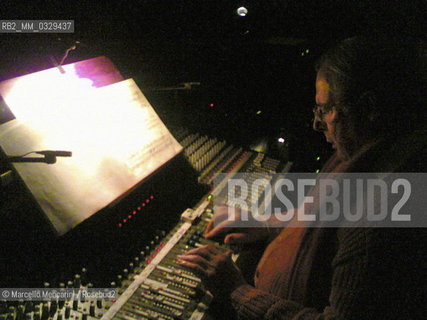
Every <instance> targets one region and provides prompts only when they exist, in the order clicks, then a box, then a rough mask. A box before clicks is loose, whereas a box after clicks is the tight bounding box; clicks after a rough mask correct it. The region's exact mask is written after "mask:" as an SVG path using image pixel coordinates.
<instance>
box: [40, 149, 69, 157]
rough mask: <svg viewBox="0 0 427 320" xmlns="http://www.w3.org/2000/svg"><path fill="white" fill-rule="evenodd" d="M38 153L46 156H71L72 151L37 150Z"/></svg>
mask: <svg viewBox="0 0 427 320" xmlns="http://www.w3.org/2000/svg"><path fill="white" fill-rule="evenodd" d="M35 153H37V154H42V155H44V156H46V157H71V155H72V152H71V151H62V150H42V151H36V152H35Z"/></svg>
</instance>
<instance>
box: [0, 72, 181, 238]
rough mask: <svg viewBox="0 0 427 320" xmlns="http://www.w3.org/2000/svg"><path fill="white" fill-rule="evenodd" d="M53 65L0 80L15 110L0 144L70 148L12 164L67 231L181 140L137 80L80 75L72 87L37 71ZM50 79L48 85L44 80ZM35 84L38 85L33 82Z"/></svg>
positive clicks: (0, 130)
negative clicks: (99, 80)
mask: <svg viewBox="0 0 427 320" xmlns="http://www.w3.org/2000/svg"><path fill="white" fill-rule="evenodd" d="M55 69H56V68H55ZM47 71H48V72H47ZM49 71H51V69H50V70H45V71H42V72H39V73H36V74H31V75H29V76H30V77H29V78H31V79H30V80H31V81H30V80H28V78H26V77H27V76H24V77H20V78H15V79H12V80H10V81H6V82H5V83H1V84H0V94H1V95H2V96H3V98H4V100H5V102H6V103H7V105H8V106H9V108H10V109H11V111H12V112H13V113H14V115H15V117H16V119H14V120H12V121H9V122H7V123H5V124H3V125H1V126H0V145H1V147H2V148H3V150H4V152H5V153H6V154H7V155H21V154H24V153H27V152H29V151H37V150H65V151H72V157H70V158H66V157H58V158H57V162H56V163H55V164H44V163H15V164H14V166H15V168H16V170H17V171H18V173H19V175H20V176H21V177H22V179H23V180H24V182H25V183H26V185H27V186H28V188H29V189H30V191H31V192H32V193H33V195H34V196H35V198H36V200H37V201H38V203H39V204H40V206H41V208H42V209H43V211H44V212H45V214H46V216H47V217H48V218H49V220H50V221H51V223H52V224H53V226H54V228H55V230H56V231H57V233H58V234H59V235H62V234H64V233H66V232H67V231H69V230H70V229H72V228H73V227H75V226H76V225H78V224H79V223H80V222H82V221H84V220H85V219H87V218H89V217H90V216H91V215H92V214H94V213H96V212H98V211H99V210H100V209H102V208H104V207H105V206H107V205H108V204H110V203H111V202H112V201H114V200H115V199H117V198H118V197H120V196H121V195H122V194H124V193H125V192H126V191H128V190H129V189H130V188H132V187H133V186H135V185H136V184H137V183H139V182H141V181H142V180H143V179H144V178H146V177H147V176H148V175H150V174H151V173H153V172H154V171H155V170H157V169H158V168H160V167H161V166H162V165H163V164H165V163H166V162H167V161H169V160H170V159H172V158H173V157H174V156H175V155H177V154H178V153H179V152H181V150H182V147H181V146H180V144H179V143H178V142H177V141H176V140H175V138H174V137H173V136H172V135H171V134H170V132H169V131H168V129H167V128H166V126H165V125H164V124H163V122H162V121H161V120H160V118H159V117H158V116H157V114H156V112H155V111H154V109H153V108H152V106H151V105H150V103H149V102H148V101H147V99H146V98H145V96H144V95H143V93H142V92H141V90H140V89H139V88H138V86H137V85H136V84H135V82H134V81H133V80H132V79H128V80H125V81H121V82H118V83H115V84H112V85H109V86H105V87H101V88H95V87H92V86H91V85H90V83H84V81H89V80H88V79H79V78H77V80H76V79H74V80H73V81H76V83H77V84H76V83H74V85H73V86H70V85H69V84H70V83H71V82H73V81H70V79H71V78H70V79H66V77H63V76H65V75H63V74H59V73H57V74H56V76H55V79H54V80H53V81H52V78H51V76H52V74H49V76H46V75H45V74H44V75H40V74H41V73H49ZM54 71H57V70H54ZM67 72H68V73H70V70H67ZM37 74H39V75H38V76H35V75H37ZM47 79H49V81H50V86H49V85H47V86H46V81H45V82H43V80H47ZM19 80H25V81H21V83H20V82H19ZM37 83H39V84H41V85H37ZM35 85H36V89H37V90H31V89H29V88H33V87H34V86H35ZM31 86H32V87H31ZM33 89H34V88H33Z"/></svg>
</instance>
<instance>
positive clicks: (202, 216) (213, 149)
mask: <svg viewBox="0 0 427 320" xmlns="http://www.w3.org/2000/svg"><path fill="white" fill-rule="evenodd" d="M176 137H177V140H178V141H180V143H181V145H182V146H183V147H184V155H185V156H186V158H187V159H188V161H189V162H190V163H191V165H192V166H193V168H194V169H196V170H197V171H198V173H199V182H200V183H203V184H208V185H211V187H212V188H211V191H210V192H209V193H208V194H207V195H206V196H205V197H203V199H202V200H200V201H199V203H198V204H197V205H196V206H195V207H193V208H190V209H187V210H185V211H184V212H183V213H182V214H181V218H180V222H179V223H178V224H177V225H176V226H175V227H173V228H172V229H171V230H170V231H169V232H168V233H167V232H165V231H163V232H161V233H158V234H157V235H155V236H154V237H153V238H152V240H151V241H150V243H149V244H147V246H144V247H143V248H141V251H140V254H139V255H138V256H137V257H133V258H132V257H129V260H128V261H129V263H128V265H126V266H125V269H123V272H121V274H120V275H119V276H117V278H116V279H110V280H111V281H108V286H109V287H110V288H116V289H117V297H116V298H115V299H82V297H81V296H77V295H76V296H74V297H71V298H70V299H67V300H65V301H64V300H61V301H57V300H50V301H22V300H21V301H5V300H2V301H0V320H95V319H97V320H99V319H101V320H110V319H117V320H134V319H138V320H141V319H202V318H205V317H206V312H207V310H208V308H209V304H210V302H211V300H212V298H213V297H212V295H211V294H210V293H209V292H208V291H207V290H206V289H205V287H204V285H203V283H202V281H201V279H200V278H199V277H197V276H196V275H195V274H194V273H192V272H191V271H190V270H187V269H185V268H183V267H182V266H179V265H178V264H177V263H176V256H177V255H179V254H183V253H184V252H186V251H187V250H189V249H191V248H194V247H198V246H203V245H206V244H209V243H212V244H215V245H216V246H218V247H219V248H222V249H223V250H227V248H226V247H225V246H224V245H223V244H219V243H216V242H214V241H211V240H207V239H205V238H204V237H203V233H204V230H205V228H206V226H207V224H208V223H209V221H210V219H211V218H212V216H213V199H214V198H215V199H216V200H218V198H220V202H222V203H225V204H232V203H229V202H228V199H227V194H226V193H224V192H223V189H224V186H225V184H226V181H227V179H228V178H230V177H232V176H233V175H234V174H235V173H237V172H246V173H248V174H247V175H246V177H247V179H254V178H265V179H268V180H269V179H271V177H272V175H271V174H272V173H276V172H285V171H287V170H288V169H289V164H287V165H283V164H282V163H280V161H278V160H275V159H271V158H269V157H267V156H265V155H264V154H261V153H257V152H254V151H245V150H243V149H242V148H236V147H234V146H231V145H227V143H226V142H225V141H219V140H218V139H212V138H209V137H207V136H202V135H200V134H188V132H186V131H184V130H181V131H180V132H179V133H178V134H176ZM221 172H222V173H226V175H225V178H223V181H220V182H219V183H218V181H216V184H215V187H214V186H213V185H212V182H213V181H214V179H215V177H216V176H217V174H218V173H221ZM249 173H250V174H249ZM87 278H88V277H87V272H86V270H85V269H83V270H82V272H81V273H79V274H76V275H75V276H74V278H73V279H72V280H70V281H68V282H60V283H57V284H56V285H55V287H58V288H76V289H77V288H80V289H84V288H91V287H93V286H94V285H93V284H92V283H91V282H90V279H87ZM44 286H45V287H49V286H50V284H49V283H45V284H44ZM0 299H1V298H0Z"/></svg>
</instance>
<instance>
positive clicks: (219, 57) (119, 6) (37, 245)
mask: <svg viewBox="0 0 427 320" xmlns="http://www.w3.org/2000/svg"><path fill="white" fill-rule="evenodd" d="M241 5H245V6H246V7H247V9H248V15H247V16H246V17H244V18H242V17H239V16H238V15H237V14H236V9H237V8H238V7H239V6H241ZM16 19H27V20H39V19H46V20H47V19H55V20H59V19H70V20H74V21H75V32H74V33H72V34H16V33H14V34H6V33H3V34H0V81H1V80H5V79H9V78H13V77H16V76H20V75H24V74H27V73H31V72H35V71H40V70H44V69H46V68H52V67H53V64H52V61H51V57H53V58H54V59H55V60H56V61H60V60H61V59H62V57H63V56H64V53H65V51H66V50H67V49H68V48H70V47H71V46H73V45H74V44H75V42H76V41H79V44H77V48H76V50H74V51H71V52H70V54H69V56H68V58H67V59H66V60H65V63H66V64H67V63H72V62H75V61H79V60H84V59H88V58H93V57H97V56H106V57H108V58H109V59H111V60H112V61H113V63H114V64H115V65H116V67H117V68H118V69H119V70H120V72H121V73H122V74H123V76H124V77H125V78H134V79H135V81H136V82H137V83H138V85H139V87H140V88H141V89H142V91H143V92H144V94H146V96H147V97H148V99H149V100H150V102H151V104H152V105H153V107H154V108H155V110H156V111H157V112H158V114H159V115H160V116H161V117H162V118H163V120H164V121H165V123H166V124H167V125H168V127H169V128H170V129H171V131H172V132H174V131H175V129H176V127H179V126H184V127H187V128H188V129H190V131H193V132H200V133H203V134H209V135H210V136H215V137H218V138H222V139H226V140H227V141H228V142H229V143H232V144H234V145H236V146H244V147H245V148H247V149H249V148H254V147H256V146H258V147H259V148H260V149H259V150H261V151H265V152H268V153H270V154H271V155H272V156H273V157H276V158H280V159H281V160H283V161H287V160H292V161H293V162H294V166H293V171H314V170H316V169H318V168H320V166H321V164H322V163H323V162H324V161H325V160H326V159H327V156H328V154H330V153H331V151H332V150H331V149H330V147H329V146H328V145H327V144H326V142H325V141H324V137H322V135H321V134H319V133H315V132H314V131H313V130H312V128H311V119H312V107H313V105H314V93H315V92H314V81H315V71H314V64H315V62H316V60H317V59H318V58H319V56H320V54H321V53H322V52H324V51H325V50H326V49H327V48H328V47H330V46H331V45H333V44H335V43H337V42H338V41H340V40H342V39H344V38H347V37H350V36H354V35H361V34H367V35H375V34H377V35H383V34H390V35H393V36H396V37H403V38H411V37H412V38H423V37H424V38H425V35H426V26H425V22H426V20H427V19H426V2H425V1H423V0H420V1H415V0H414V1H404V0H402V1H372V0H355V1H339V0H335V1H333V0H330V1H320V0H317V1H315V0H273V1H267V0H264V1H250V0H248V1H243V0H239V1H237V0H216V1H214V0H203V1H196V0H193V1H188V0H182V1H180V0H168V1H161V0H158V1H154V0H153V1H151V0H150V1H148V0H147V1H135V0H134V1H118V0H116V1H109V2H105V1H104V2H103V1H92V2H88V1H51V2H46V3H41V2H40V1H28V2H26V1H19V2H18V1H7V2H6V1H3V2H1V3H0V20H16ZM424 40H425V39H424ZM184 82H198V83H200V84H199V85H194V86H192V88H191V89H190V90H173V89H171V88H182V87H183V86H182V83H184ZM164 89H170V90H164ZM211 105H213V106H212V107H211ZM258 111H261V113H260V114H258ZM0 120H1V119H0ZM0 123H1V121H0ZM279 137H284V138H285V139H286V143H285V144H279V143H278V142H277V139H278V138H279ZM318 156H320V160H319V161H318V160H316V159H317V157H318ZM181 167H182V166H181ZM7 168H8V165H7V164H5V163H0V173H3V172H4V171H5V170H7ZM175 171H178V170H175ZM182 174H183V175H184V174H185V173H182ZM165 175H166V173H165ZM170 180H171V179H170V176H169V175H167V176H166V178H165V180H164V181H161V183H159V185H160V186H161V187H159V188H158V189H159V190H161V189H163V187H164V186H165V185H168V184H170V185H172V186H173V187H175V188H176V190H178V191H179V192H180V193H181V190H183V189H184V188H179V187H176V186H177V183H175V182H172V183H171V181H170ZM194 180H195V179H194ZM177 181H178V180H177ZM180 181H183V179H180ZM187 187H188V186H187ZM164 189H165V190H169V191H174V190H175V189H173V188H164ZM0 191H1V194H0V195H1V196H0V200H1V201H0V209H1V210H3V211H2V212H1V215H2V216H1V217H0V218H1V221H0V229H1V230H0V237H1V239H0V240H1V241H0V242H1V244H2V245H1V248H0V251H2V254H1V255H0V273H1V274H3V275H5V274H9V273H12V274H11V275H10V279H9V278H8V280H10V283H13V284H15V285H19V284H20V283H22V284H26V285H28V283H29V280H31V281H30V283H31V282H32V283H36V282H37V281H39V280H40V279H41V280H43V279H49V277H46V273H49V270H51V274H59V273H58V271H57V270H60V269H61V268H65V267H69V269H70V270H73V271H72V272H71V271H70V272H69V274H71V275H72V274H74V273H76V272H77V271H76V270H77V269H74V266H73V265H72V264H71V263H69V264H70V265H67V264H65V267H64V266H61V267H59V266H58V265H60V264H61V263H62V262H63V261H67V259H68V258H69V259H70V261H71V260H73V261H74V260H75V261H77V262H76V263H80V260H79V259H77V258H75V257H74V256H73V255H72V254H69V257H68V256H67V251H66V250H63V249H62V247H61V244H56V245H52V243H56V242H55V241H56V239H54V240H53V239H50V238H47V237H48V236H49V235H50V233H49V232H48V231H44V230H43V229H42V227H43V225H41V226H37V225H36V222H34V221H33V220H32V219H34V220H36V217H35V216H34V217H33V215H32V214H30V213H31V212H32V211H31V208H29V209H28V208H27V207H30V206H31V203H28V204H26V206H27V207H25V206H24V209H23V208H22V206H21V202H22V203H24V202H25V201H21V202H20V201H11V200H10V199H15V198H13V197H11V196H10V195H11V194H12V195H13V196H14V197H15V196H16V197H17V198H18V199H20V198H19V197H20V196H21V191H22V188H21V186H20V185H19V184H17V183H15V184H12V186H11V187H8V189H7V190H6V188H3V189H0ZM177 194H178V193H177ZM180 197H182V195H181V194H180ZM171 198H172V197H171ZM199 198H200V197H195V198H194V199H199ZM163 203H166V204H168V201H163ZM171 203H172V204H174V205H176V201H175V202H171ZM2 205H3V206H2ZM153 210H157V208H155V209H153ZM118 211H119V210H118ZM166 211H171V212H172V210H166ZM153 212H154V211H153ZM177 212H178V213H180V212H182V211H179V210H178V209H177ZM26 216H28V218H27V217H26ZM151 218H153V219H154V218H156V216H155V215H153V217H151ZM177 218H178V216H177ZM171 221H172V220H171ZM143 222H146V229H143V232H146V230H148V231H147V233H146V234H145V236H144V235H140V234H138V236H137V237H131V239H132V241H133V243H134V239H140V240H141V241H145V240H146V239H148V238H149V237H152V236H153V230H152V229H153V228H152V224H151V222H150V221H148V220H147V221H143ZM172 222H173V221H172ZM45 227H46V226H45ZM147 228H148V229H147ZM88 230H90V231H91V233H90V236H91V235H92V234H97V235H101V236H102V235H104V233H101V232H100V233H96V232H93V230H91V229H88ZM103 232H105V230H104V231H103ZM141 232H142V231H141ZM44 237H45V238H44ZM4 239H6V240H4ZM111 239H112V240H114V239H115V238H114V237H112V238H111ZM93 240H94V241H95V239H93ZM70 243H72V241H70ZM122 243H125V241H124V240H123V241H121V242H120V241H119V242H117V243H115V244H114V245H115V246H119V244H122ZM87 244H88V245H89V247H88V248H86V249H87V250H88V251H87V252H91V250H92V249H93V250H98V251H102V250H100V249H99V247H97V246H95V245H94V246H93V248H92V243H91V242H87ZM107 245H108V243H107ZM50 246H51V247H52V248H53V249H52V248H50V249H49V250H47V249H48V248H49V247H50ZM56 247H58V249H57V251H55V250H56V249H55V248H56ZM74 247H75V246H74ZM112 248H114V250H113V249H112ZM115 248H116V247H113V246H111V248H110V250H106V251H105V253H104V252H103V251H102V252H101V253H102V254H106V256H105V260H106V261H107V262H106V263H105V264H104V265H105V267H109V266H110V265H111V260H114V259H111V257H110V256H109V255H110V253H111V252H115V253H117V254H118V255H120V254H122V253H123V251H125V250H115ZM75 249H76V251H77V250H80V248H79V247H77V248H75ZM130 249H134V248H133V247H132V248H130ZM130 249H129V250H130ZM82 251H83V252H82V253H81V254H82V255H83V256H84V257H86V258H87V257H92V256H91V255H86V256H85V254H86V253H87V252H86V251H85V250H82ZM46 252H47V253H46ZM49 252H56V253H55V254H52V255H51V256H50V257H47V256H48V255H49V254H50V253H49ZM58 252H59V253H60V254H61V255H58ZM62 256H67V257H65V258H63V257H62ZM94 256H98V257H99V256H101V257H100V258H99V259H100V261H103V260H102V259H103V258H102V255H101V254H100V253H99V252H95V253H94ZM34 257H36V258H34ZM116 259H117V263H116V265H117V268H118V269H120V268H119V266H122V265H120V263H122V262H123V261H125V260H126V259H128V256H127V255H125V254H124V253H123V257H122V258H121V259H120V257H119V258H117V257H116ZM92 260H93V259H92ZM94 260H96V259H94ZM126 261H128V260H126ZM3 268H4V270H3ZM28 270H39V271H40V274H39V275H38V276H37V275H34V274H30V273H29V272H28ZM92 270H97V269H92ZM12 271H13V272H14V273H13V272H12ZM67 272H68V271H67ZM105 272H106V273H111V274H117V273H116V272H117V270H115V269H114V270H113V269H112V270H107V271H105ZM57 277H58V280H61V278H60V277H61V275H60V274H59V275H58V276H57ZM5 278H7V277H6V276H3V279H0V281H1V280H4V279H5ZM17 279H20V280H19V281H18V280H17ZM62 279H67V278H66V277H65V276H64V277H63V278H62ZM106 279H110V278H108V277H106ZM37 283H39V282H37Z"/></svg>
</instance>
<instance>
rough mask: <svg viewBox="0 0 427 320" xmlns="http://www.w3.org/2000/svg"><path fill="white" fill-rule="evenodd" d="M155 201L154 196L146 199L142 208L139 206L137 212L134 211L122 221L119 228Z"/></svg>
mask: <svg viewBox="0 0 427 320" xmlns="http://www.w3.org/2000/svg"><path fill="white" fill-rule="evenodd" d="M153 199H154V196H153V195H151V196H149V197H148V198H147V199H145V201H143V202H142V203H141V205H140V206H138V207H137V208H136V209H135V210H133V211H132V214H129V215H128V216H127V218H124V219H123V220H122V221H120V222H119V224H118V226H119V228H121V227H122V226H123V224H124V223H126V222H128V221H129V220H130V219H132V216H134V215H136V214H137V213H138V211H141V210H142V209H143V208H144V207H146V206H147V205H148V204H149V203H150V201H151V200H153Z"/></svg>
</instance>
